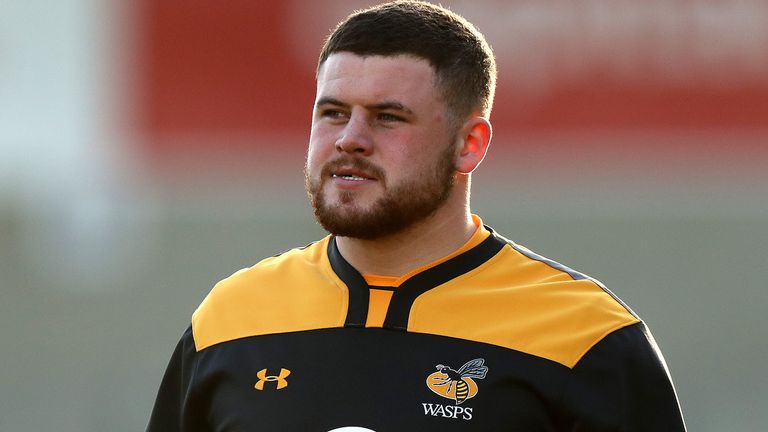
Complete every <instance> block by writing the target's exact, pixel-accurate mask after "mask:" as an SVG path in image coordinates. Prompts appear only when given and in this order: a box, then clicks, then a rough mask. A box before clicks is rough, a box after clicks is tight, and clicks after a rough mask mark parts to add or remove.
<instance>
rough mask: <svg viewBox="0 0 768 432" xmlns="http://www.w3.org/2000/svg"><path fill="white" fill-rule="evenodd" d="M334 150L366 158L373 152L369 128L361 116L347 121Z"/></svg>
mask: <svg viewBox="0 0 768 432" xmlns="http://www.w3.org/2000/svg"><path fill="white" fill-rule="evenodd" d="M336 150H338V151H340V152H346V153H356V154H361V155H364V156H368V155H370V154H371V153H372V152H373V138H372V136H371V126H370V125H369V124H368V121H367V119H365V118H363V117H362V116H353V117H352V118H350V119H349V121H348V122H347V124H346V125H345V126H344V129H343V130H342V131H341V135H339V138H338V139H337V140H336Z"/></svg>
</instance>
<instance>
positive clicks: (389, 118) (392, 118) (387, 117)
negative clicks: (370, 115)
mask: <svg viewBox="0 0 768 432" xmlns="http://www.w3.org/2000/svg"><path fill="white" fill-rule="evenodd" d="M379 120H383V121H385V122H401V121H403V118H402V117H400V116H396V115H394V114H389V113H381V114H379Z"/></svg>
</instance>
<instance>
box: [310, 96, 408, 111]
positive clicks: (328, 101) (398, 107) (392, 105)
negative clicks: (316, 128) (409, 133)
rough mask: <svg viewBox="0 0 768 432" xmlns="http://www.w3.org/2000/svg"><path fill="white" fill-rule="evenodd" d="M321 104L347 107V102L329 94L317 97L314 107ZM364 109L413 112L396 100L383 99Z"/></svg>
mask: <svg viewBox="0 0 768 432" xmlns="http://www.w3.org/2000/svg"><path fill="white" fill-rule="evenodd" d="M322 105H333V106H338V107H342V108H349V104H347V103H344V102H342V101H340V100H338V99H336V98H332V97H330V96H323V97H321V98H320V99H318V100H317V102H316V103H315V108H317V107H320V106H322ZM365 109H368V110H376V111H382V110H394V111H402V112H404V113H407V114H413V111H412V110H411V109H410V108H408V107H407V106H405V105H403V104H402V103H400V102H398V101H384V102H379V103H375V104H370V105H366V106H365Z"/></svg>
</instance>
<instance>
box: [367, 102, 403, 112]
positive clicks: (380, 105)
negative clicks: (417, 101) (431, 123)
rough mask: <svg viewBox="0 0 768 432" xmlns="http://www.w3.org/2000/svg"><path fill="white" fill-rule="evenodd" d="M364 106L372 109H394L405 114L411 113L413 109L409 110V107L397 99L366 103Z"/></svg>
mask: <svg viewBox="0 0 768 432" xmlns="http://www.w3.org/2000/svg"><path fill="white" fill-rule="evenodd" d="M365 107H366V108H367V109H373V110H377V111H382V110H394V111H402V112H404V113H407V114H413V111H411V109H410V108H408V107H407V106H405V105H403V104H402V103H400V102H398V101H384V102H381V103H376V104H371V105H366V106H365Z"/></svg>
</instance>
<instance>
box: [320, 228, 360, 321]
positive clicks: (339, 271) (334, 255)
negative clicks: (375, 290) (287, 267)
mask: <svg viewBox="0 0 768 432" xmlns="http://www.w3.org/2000/svg"><path fill="white" fill-rule="evenodd" d="M328 259H329V260H330V261H331V268H333V271H334V272H335V273H336V275H337V276H339V278H340V279H341V280H342V281H343V282H344V284H345V285H347V290H348V291H349V306H348V307H347V319H346V320H345V322H344V326H345V327H365V321H366V320H367V319H368V289H369V287H368V283H367V282H365V279H364V278H363V276H362V275H361V274H360V272H358V271H357V270H356V269H355V268H354V267H352V265H351V264H350V263H348V262H347V260H345V259H344V257H343V256H341V253H339V248H338V247H337V246H336V237H331V239H330V240H329V241H328Z"/></svg>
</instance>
